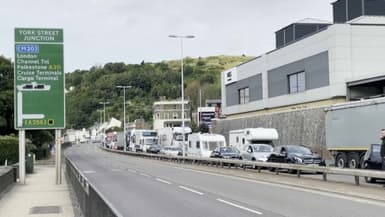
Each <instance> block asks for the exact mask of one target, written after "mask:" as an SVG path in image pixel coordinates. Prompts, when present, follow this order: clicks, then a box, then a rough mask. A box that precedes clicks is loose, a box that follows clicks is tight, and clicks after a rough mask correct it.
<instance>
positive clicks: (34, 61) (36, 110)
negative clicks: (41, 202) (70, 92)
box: [14, 28, 65, 184]
mask: <svg viewBox="0 0 385 217" xmlns="http://www.w3.org/2000/svg"><path fill="white" fill-rule="evenodd" d="M63 62H64V58H63V30H62V29H36V28H16V29H15V67H14V68H15V72H14V73H15V76H14V77H15V79H14V92H15V100H14V103H15V128H16V129H17V130H19V135H20V136H19V149H20V150H25V133H22V132H25V130H36V129H56V131H55V132H56V134H57V132H58V131H57V130H58V129H64V128H65V96H64V64H63ZM21 136H23V138H21ZM59 136H60V135H59ZM59 141H60V140H59ZM57 142H58V140H56V142H55V143H57ZM60 154H61V150H60V149H58V146H56V155H60ZM19 159H20V160H19V163H20V170H19V171H20V176H19V177H20V182H21V183H25V180H24V177H25V176H24V175H25V170H24V169H21V168H22V166H23V167H24V161H25V153H21V151H20V156H19ZM56 159H59V160H60V158H56ZM60 163H61V162H58V161H57V160H56V164H59V166H57V168H59V171H57V172H61V171H60ZM21 164H23V165H21ZM57 184H60V181H59V182H58V181H57Z"/></svg>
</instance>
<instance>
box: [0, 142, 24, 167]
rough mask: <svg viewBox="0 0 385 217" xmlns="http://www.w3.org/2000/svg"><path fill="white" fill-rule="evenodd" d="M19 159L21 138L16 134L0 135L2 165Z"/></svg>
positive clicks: (0, 159)
mask: <svg viewBox="0 0 385 217" xmlns="http://www.w3.org/2000/svg"><path fill="white" fill-rule="evenodd" d="M5 160H8V164H14V163H16V162H18V161H19V139H18V138H17V137H15V136H0V165H3V164H4V163H5Z"/></svg>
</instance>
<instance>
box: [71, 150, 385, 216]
mask: <svg viewBox="0 0 385 217" xmlns="http://www.w3.org/2000/svg"><path fill="white" fill-rule="evenodd" d="M66 154H67V156H68V157H69V158H70V159H71V160H72V161H73V162H74V163H75V165H76V166H77V167H78V168H79V169H80V170H81V172H82V173H83V174H84V175H85V176H86V177H87V179H88V180H89V181H90V182H91V183H93V185H94V186H96V187H97V188H98V190H99V191H100V192H101V193H102V194H103V195H104V197H105V198H106V199H107V200H109V201H110V203H112V204H113V205H114V207H115V208H116V209H117V210H119V212H120V213H121V214H122V215H123V216H127V217H131V216H133V217H134V216H135V217H182V216H183V217H226V216H229V217H233V216H237V217H243V216H260V217H283V216H285V217H367V216H370V217H383V216H384V213H385V203H381V202H378V201H373V200H365V199H362V198H354V197H349V196H343V195H338V194H333V193H326V192H320V191H315V190H307V189H300V188H297V187H290V186H285V185H279V184H273V183H268V182H261V181H256V180H251V179H250V180H249V179H245V178H238V177H232V176H227V175H223V174H215V173H210V172H203V171H198V170H194V169H189V168H180V167H176V166H173V165H172V164H165V163H162V162H159V161H154V160H148V159H141V158H136V157H132V156H126V155H120V154H115V153H109V152H105V151H103V150H101V149H100V148H98V147H97V145H96V144H82V145H80V146H77V147H72V148H70V149H69V150H68V151H67V153H66ZM384 196H385V192H384Z"/></svg>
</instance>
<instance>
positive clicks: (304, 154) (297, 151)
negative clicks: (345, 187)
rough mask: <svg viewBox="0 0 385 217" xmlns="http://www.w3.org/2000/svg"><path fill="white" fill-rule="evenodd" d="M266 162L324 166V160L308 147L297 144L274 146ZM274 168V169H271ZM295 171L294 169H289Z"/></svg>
mask: <svg viewBox="0 0 385 217" xmlns="http://www.w3.org/2000/svg"><path fill="white" fill-rule="evenodd" d="M267 162H276V163H291V164H303V165H310V164H313V165H319V166H325V165H326V164H325V160H323V159H322V157H321V156H320V155H318V154H315V153H313V152H312V151H311V150H310V149H309V148H307V147H304V146H299V145H282V146H277V147H275V148H274V151H273V153H272V154H271V155H270V156H269V158H268V159H267ZM271 170H274V169H271ZM289 172H293V173H294V172H296V171H289Z"/></svg>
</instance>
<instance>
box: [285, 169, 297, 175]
mask: <svg viewBox="0 0 385 217" xmlns="http://www.w3.org/2000/svg"><path fill="white" fill-rule="evenodd" d="M287 172H288V173H290V174H296V173H297V170H293V169H289V170H288V171H287Z"/></svg>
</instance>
